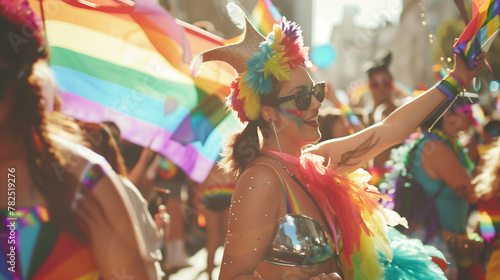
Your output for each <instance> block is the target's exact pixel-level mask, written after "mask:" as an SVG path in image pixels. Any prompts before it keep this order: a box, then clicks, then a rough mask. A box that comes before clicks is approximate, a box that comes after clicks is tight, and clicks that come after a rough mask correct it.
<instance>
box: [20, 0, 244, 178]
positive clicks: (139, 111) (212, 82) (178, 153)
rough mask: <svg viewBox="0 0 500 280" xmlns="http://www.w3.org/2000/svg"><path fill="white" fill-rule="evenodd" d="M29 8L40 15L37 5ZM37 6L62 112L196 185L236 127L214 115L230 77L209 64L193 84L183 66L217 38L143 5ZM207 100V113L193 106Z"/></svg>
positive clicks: (109, 0)
mask: <svg viewBox="0 0 500 280" xmlns="http://www.w3.org/2000/svg"><path fill="white" fill-rule="evenodd" d="M30 4H31V6H32V7H33V8H34V9H35V10H36V11H37V12H38V13H39V15H42V14H41V9H40V7H41V5H40V2H39V1H38V0H30ZM42 7H43V16H44V19H45V21H44V22H45V25H46V33H47V41H48V44H49V47H50V64H51V68H52V70H53V71H54V73H55V76H56V79H57V82H58V85H59V87H60V89H61V90H62V92H63V95H62V103H63V104H62V112H63V113H65V114H67V115H70V116H72V117H74V118H76V119H80V120H83V121H89V122H102V121H106V120H110V121H114V122H115V123H116V124H117V125H118V126H119V127H120V129H121V131H122V137H123V138H124V139H125V140H128V141H130V142H132V143H135V144H138V145H141V146H144V147H147V146H150V147H151V148H152V149H153V150H155V151H157V152H160V153H161V154H163V155H164V156H166V157H167V158H169V159H170V160H171V161H172V162H174V163H175V164H177V165H178V166H179V167H180V168H181V169H183V170H184V171H185V172H186V173H187V174H188V175H189V176H190V178H191V179H193V180H195V181H197V182H202V181H203V180H204V179H205V178H206V176H207V174H208V172H209V171H210V169H211V168H212V166H213V163H214V161H215V160H216V159H217V158H218V156H219V155H218V154H219V151H220V148H221V145H222V142H223V139H225V138H226V137H228V136H229V134H231V133H233V132H234V131H235V130H236V129H239V128H240V127H241V126H240V124H239V123H238V121H237V120H236V118H235V117H234V116H233V115H232V114H228V113H226V114H221V112H223V110H225V108H223V106H222V105H223V99H224V97H225V96H227V94H229V88H228V85H229V82H230V81H231V79H232V78H233V76H234V75H233V73H232V72H231V71H229V70H227V69H225V68H223V67H218V65H211V67H212V69H210V71H204V73H203V75H202V76H201V77H200V78H199V79H197V80H196V81H194V80H193V79H192V78H191V77H190V75H189V74H188V73H189V71H188V67H189V64H188V63H189V62H190V60H191V59H192V57H193V56H194V55H196V54H197V53H198V52H200V51H202V50H205V49H208V48H211V47H214V46H220V45H222V44H223V40H222V39H220V38H218V39H217V38H215V37H214V36H212V37H210V36H208V35H206V34H202V33H200V32H199V30H197V29H196V28H194V27H193V28H191V27H188V24H184V25H183V26H181V25H179V23H178V21H176V20H175V19H174V18H173V17H172V16H170V15H169V14H168V13H167V12H166V11H165V10H164V9H163V8H162V7H160V6H158V5H156V4H154V3H152V1H149V0H136V1H113V0H90V1H76V0H43V1H42ZM188 29H189V30H188ZM190 42H191V44H190ZM190 46H196V50H195V51H191V49H190ZM214 96H215V97H217V98H216V99H217V100H219V103H217V102H216V101H214ZM208 97H210V100H212V101H211V102H205V103H208V104H210V106H212V107H211V108H210V110H205V109H204V106H200V104H204V103H203V101H204V100H205V99H206V98H208ZM217 106H218V107H217ZM204 113H207V114H209V115H204ZM210 114H212V115H215V117H212V116H211V115H210ZM192 116H195V118H194V119H195V120H196V121H195V122H193V121H192V120H193V117H192ZM184 129H189V130H190V133H188V134H189V135H188V136H190V137H189V138H188V137H186V136H185V135H184V134H186V133H182V132H183V130H184ZM174 133H176V134H177V138H176V139H172V135H173V134H174ZM179 135H180V136H179ZM179 140H182V141H179Z"/></svg>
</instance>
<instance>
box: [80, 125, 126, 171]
mask: <svg viewBox="0 0 500 280" xmlns="http://www.w3.org/2000/svg"><path fill="white" fill-rule="evenodd" d="M80 127H81V128H82V130H83V131H84V135H85V140H86V141H87V142H88V143H89V148H90V149H92V150H93V151H94V152H96V153H98V154H100V155H101V156H103V157H104V158H105V159H106V160H107V161H108V163H109V165H111V167H112V168H113V170H114V171H115V172H116V173H117V174H120V175H122V176H125V177H126V176H127V167H125V161H124V159H123V156H122V154H121V152H120V149H119V148H118V144H117V143H116V141H115V138H114V137H113V133H111V131H110V129H109V128H108V126H107V125H106V124H104V123H103V124H98V123H88V122H80Z"/></svg>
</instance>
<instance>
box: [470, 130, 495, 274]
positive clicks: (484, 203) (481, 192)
mask: <svg viewBox="0 0 500 280" xmlns="http://www.w3.org/2000/svg"><path fill="white" fill-rule="evenodd" d="M483 159H484V162H483V164H482V166H481V168H480V173H479V174H478V175H477V176H476V177H475V178H474V180H473V181H472V183H473V184H474V185H475V186H476V188H475V192H476V196H477V197H479V203H478V210H479V229H480V232H481V236H482V237H483V238H484V240H485V241H486V242H487V246H488V247H489V249H490V250H491V256H490V258H489V261H488V265H487V267H486V280H498V279H500V215H499V214H500V138H498V139H497V140H496V141H495V142H494V143H493V146H492V148H491V149H489V150H488V151H486V153H485V155H484V157H483Z"/></svg>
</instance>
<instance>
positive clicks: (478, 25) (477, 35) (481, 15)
mask: <svg viewBox="0 0 500 280" xmlns="http://www.w3.org/2000/svg"><path fill="white" fill-rule="evenodd" d="M472 8H473V10H472V20H471V21H470V22H469V24H468V25H467V27H465V30H464V32H463V33H462V35H460V38H459V39H458V41H457V42H456V43H455V46H453V52H454V53H456V54H458V55H461V56H462V57H463V58H464V59H465V61H467V65H468V66H469V68H470V69H473V68H474V61H475V58H476V56H477V55H479V54H480V53H481V51H482V49H485V50H486V51H487V49H488V48H489V46H490V44H491V41H492V40H493V38H494V37H495V36H496V35H497V34H498V31H499V28H500V0H474V1H473V7H472Z"/></svg>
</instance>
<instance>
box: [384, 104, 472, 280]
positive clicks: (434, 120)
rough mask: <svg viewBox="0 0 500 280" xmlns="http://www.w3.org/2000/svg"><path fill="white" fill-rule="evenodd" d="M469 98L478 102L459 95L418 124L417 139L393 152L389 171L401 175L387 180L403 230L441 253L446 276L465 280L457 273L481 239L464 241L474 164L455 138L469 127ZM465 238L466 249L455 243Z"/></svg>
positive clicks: (463, 272)
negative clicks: (405, 223)
mask: <svg viewBox="0 0 500 280" xmlns="http://www.w3.org/2000/svg"><path fill="white" fill-rule="evenodd" d="M470 100H475V101H476V102H477V101H478V99H477V98H474V99H471V98H470V97H467V96H462V95H461V96H459V97H457V99H456V100H453V101H454V102H453V103H451V102H452V101H449V103H451V104H449V105H450V108H449V110H447V111H446V112H444V109H446V106H445V107H443V108H442V109H441V110H438V111H437V112H435V113H434V114H433V115H432V116H431V117H429V118H428V119H427V120H426V121H425V122H424V123H423V124H422V126H421V129H422V133H421V135H420V137H419V138H418V139H416V140H414V141H413V142H411V143H409V144H406V145H404V146H402V147H400V148H398V149H396V150H394V151H393V153H392V162H393V166H394V167H395V168H394V169H393V170H391V174H399V175H398V176H397V177H395V180H394V182H388V183H389V184H390V185H394V186H395V198H394V210H395V211H397V212H398V213H399V214H400V215H401V216H404V217H406V218H407V219H408V222H409V228H408V229H407V230H405V233H406V234H407V235H409V236H411V237H413V238H418V239H420V240H422V241H423V242H424V243H425V244H429V245H433V246H435V247H436V248H438V249H439V250H441V251H442V252H443V253H444V254H445V256H446V260H447V261H448V263H449V264H448V268H447V271H446V276H447V278H448V279H457V277H458V279H467V278H463V277H459V274H461V275H468V274H469V273H468V271H467V270H468V268H469V267H470V265H471V264H472V263H477V260H478V257H479V255H480V253H481V250H482V243H481V242H476V241H474V240H470V242H469V241H467V240H469V239H468V237H467V235H466V233H467V230H466V229H467V220H468V216H469V207H470V205H471V204H473V203H476V202H477V197H476V196H475V194H474V186H473V184H472V183H471V179H472V177H471V176H472V171H473V169H474V167H475V164H474V162H473V161H472V160H471V159H470V158H469V156H468V155H467V152H466V149H465V148H464V147H463V146H462V145H461V143H460V142H459V140H458V135H459V133H461V132H464V131H467V130H469V129H470V127H471V125H472V121H473V120H472V119H471V118H472V117H469V116H472V113H471V104H470ZM441 115H442V116H441ZM388 181H392V180H388ZM466 241H467V242H469V243H467V244H468V247H470V248H469V249H468V250H466V251H463V252H462V251H459V250H458V249H457V247H459V246H455V245H453V244H454V243H459V242H461V243H460V244H462V243H463V244H465V243H464V242H466Z"/></svg>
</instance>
